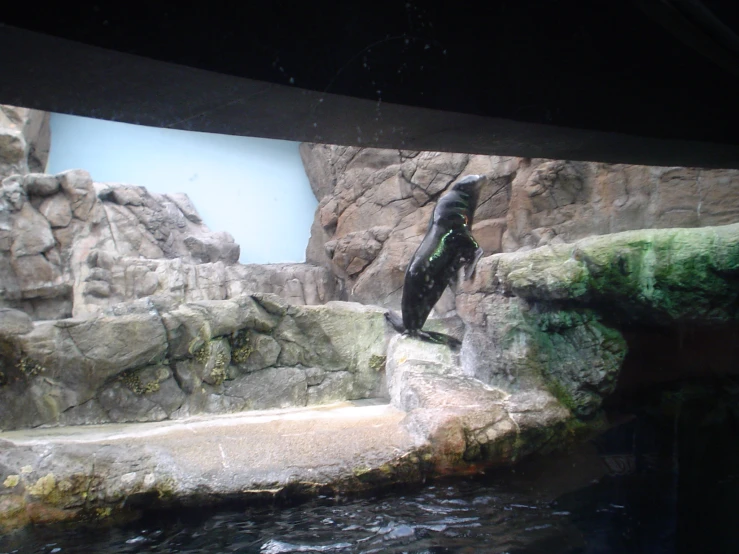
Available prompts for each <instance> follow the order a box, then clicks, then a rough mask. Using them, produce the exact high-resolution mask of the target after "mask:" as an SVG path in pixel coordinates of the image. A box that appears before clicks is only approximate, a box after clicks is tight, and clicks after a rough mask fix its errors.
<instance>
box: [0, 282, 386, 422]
mask: <svg viewBox="0 0 739 554" xmlns="http://www.w3.org/2000/svg"><path fill="white" fill-rule="evenodd" d="M124 308H125V309H124ZM385 333H386V327H385V320H384V317H383V314H382V311H381V310H380V309H378V308H372V307H364V306H361V305H358V304H353V303H343V302H339V303H337V302H329V303H328V304H326V305H321V306H292V305H289V304H287V303H285V302H284V301H283V300H282V299H281V298H280V297H278V296H276V295H269V294H252V295H242V296H237V297H235V298H233V299H230V300H203V301H199V302H189V303H184V304H181V305H179V306H178V307H176V308H174V309H171V310H165V309H163V307H161V306H157V305H156V304H155V303H154V302H153V301H152V300H151V299H147V300H142V301H137V302H132V303H128V304H123V305H120V306H118V309H117V310H115V313H110V314H107V315H97V316H94V317H89V318H84V319H62V320H55V321H43V322H35V323H34V322H32V321H31V320H30V318H29V317H28V316H27V315H26V314H24V313H22V312H20V311H17V310H11V309H7V308H6V309H0V429H4V430H8V429H18V428H29V427H38V426H50V425H51V426H55V425H80V424H99V423H111V422H134V421H161V420H165V419H179V418H183V417H187V416H190V415H194V414H201V413H208V414H217V413H233V412H240V411H244V410H258V409H268V408H285V407H296V406H306V405H314V404H324V403H327V402H335V401H340V400H356V399H361V398H376V397H381V396H383V395H386V391H385V388H384V387H385V385H384V367H385Z"/></svg>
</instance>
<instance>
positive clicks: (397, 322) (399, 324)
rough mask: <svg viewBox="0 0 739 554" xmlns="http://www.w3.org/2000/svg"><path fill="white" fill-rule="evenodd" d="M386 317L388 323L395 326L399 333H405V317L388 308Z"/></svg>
mask: <svg viewBox="0 0 739 554" xmlns="http://www.w3.org/2000/svg"><path fill="white" fill-rule="evenodd" d="M385 319H387V321H388V323H390V325H392V326H393V329H395V330H396V331H397V332H398V333H405V325H403V318H402V317H400V316H399V315H398V314H396V313H395V312H394V311H392V310H388V311H386V312H385Z"/></svg>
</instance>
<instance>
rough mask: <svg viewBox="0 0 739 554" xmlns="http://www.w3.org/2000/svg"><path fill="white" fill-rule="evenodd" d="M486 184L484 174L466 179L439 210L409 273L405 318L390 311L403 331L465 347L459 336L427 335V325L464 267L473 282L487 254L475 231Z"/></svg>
mask: <svg viewBox="0 0 739 554" xmlns="http://www.w3.org/2000/svg"><path fill="white" fill-rule="evenodd" d="M483 180H484V177H481V176H478V175H470V176H468V177H465V178H463V179H461V180H460V181H458V182H457V183H455V184H454V185H453V186H452V189H451V191H450V192H449V193H447V194H446V195H444V196H442V198H441V199H440V200H439V202H438V204H437V205H436V207H435V208H434V213H433V216H432V218H431V221H429V226H428V230H427V231H426V236H425V237H424V238H423V241H422V242H421V245H420V246H419V247H418V249H417V250H416V252H415V254H413V257H412V258H411V262H410V263H409V264H408V269H407V270H406V272H405V281H404V283H403V300H402V302H401V308H402V314H403V315H402V318H401V317H400V316H398V314H396V313H394V312H392V311H388V312H386V313H385V318H386V319H387V320H388V322H389V323H390V324H391V325H392V326H393V327H394V328H395V330H396V331H398V332H399V333H406V334H408V335H410V336H414V337H418V338H420V339H423V340H427V341H430V342H435V343H440V344H447V345H449V346H452V347H458V346H459V345H460V342H459V341H458V340H457V339H455V338H454V337H450V336H448V335H445V334H443V333H436V332H433V331H423V330H422V327H423V324H424V323H426V319H427V318H428V316H429V314H430V313H431V309H432V308H433V307H434V305H435V304H436V303H437V302H438V301H439V298H441V295H442V293H443V292H444V289H445V288H446V287H447V285H449V284H450V283H451V282H452V281H453V280H454V278H455V277H456V275H457V273H458V272H459V269H460V268H462V267H465V275H464V277H465V279H469V278H470V277H472V275H473V273H474V271H475V266H476V265H477V261H478V260H479V259H480V256H481V255H482V248H480V246H479V245H478V244H477V241H476V240H475V238H474V237H473V236H472V233H471V228H472V216H473V214H474V212H475V208H476V207H477V199H478V195H479V192H480V190H479V189H480V183H481V182H482V181H483Z"/></svg>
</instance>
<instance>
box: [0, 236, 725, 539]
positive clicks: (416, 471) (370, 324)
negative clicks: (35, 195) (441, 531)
mask: <svg viewBox="0 0 739 554" xmlns="http://www.w3.org/2000/svg"><path fill="white" fill-rule="evenodd" d="M737 271H739V224H735V225H728V226H723V227H711V228H705V229H664V230H641V231H630V232H624V233H617V234H612V235H606V236H602V237H590V238H587V239H583V240H581V241H577V242H575V243H574V244H559V245H548V246H544V247H540V248H538V249H534V250H530V251H522V252H515V253H502V254H495V255H492V256H488V257H486V258H484V259H482V260H481V261H480V264H479V266H478V272H477V274H476V276H475V279H474V280H473V281H471V282H468V283H465V285H464V287H463V288H462V289H461V291H460V294H459V296H458V312H459V314H460V316H461V317H462V319H463V320H464V322H465V324H466V328H465V331H464V333H465V336H464V343H463V346H462V350H461V352H459V353H456V352H453V351H451V350H450V349H448V348H447V347H444V346H441V345H434V344H429V343H425V342H421V341H418V340H415V339H410V338H407V337H402V336H398V335H397V334H395V333H394V332H393V331H391V330H390V329H389V328H388V326H387V325H386V323H385V321H384V318H383V312H382V310H381V309H379V308H374V307H367V306H361V305H359V304H354V303H344V302H329V303H327V304H326V305H321V306H290V305H288V304H286V303H285V302H284V301H283V300H282V299H280V298H279V297H277V296H273V295H265V294H252V295H243V296H240V297H238V298H235V299H231V300H222V301H201V302H194V303H186V304H181V305H179V306H177V307H176V308H174V309H170V310H165V309H163V308H160V307H158V306H157V305H156V304H155V302H154V300H153V299H149V300H139V301H136V302H131V303H128V304H122V305H119V306H117V307H115V309H112V310H111V311H110V312H109V313H108V314H104V315H98V316H95V317H92V318H87V319H68V320H59V321H53V322H52V321H44V322H33V321H31V319H30V317H29V316H28V315H26V314H23V313H21V312H18V311H14V310H9V309H4V310H1V311H0V316H1V317H2V324H0V339H1V340H0V359H2V361H3V372H4V374H3V384H2V387H0V395H2V398H1V399H0V418H1V419H2V421H3V426H4V427H5V428H10V427H15V428H28V427H30V426H39V425H42V426H43V425H58V424H75V423H91V422H96V421H97V422H101V423H102V422H110V421H116V422H125V421H143V422H148V423H143V424H142V426H141V427H124V428H123V429H118V428H113V429H106V428H105V427H87V428H84V427H82V428H79V429H80V431H75V432H70V428H68V427H67V428H62V429H58V430H43V429H35V430H29V429H25V430H17V431H10V432H4V433H2V434H0V441H3V445H4V447H3V448H2V449H0V480H2V482H3V484H4V487H3V488H1V489H0V521H2V522H3V524H4V525H5V526H6V527H13V526H18V525H22V524H25V523H27V522H29V521H33V522H47V521H59V520H62V519H68V518H79V517H92V518H105V517H108V516H111V515H115V514H117V513H121V512H122V511H124V510H125V509H127V507H132V506H133V507H135V506H136V505H137V502H142V501H146V502H155V503H159V504H161V505H166V503H167V502H179V503H190V502H192V503H202V502H209V501H217V500H218V499H219V498H224V497H231V496H232V495H240V496H242V497H244V496H245V497H249V496H252V497H256V498H262V497H264V495H275V494H290V493H291V491H292V492H313V493H315V492H318V491H324V492H328V491H334V492H345V491H355V490H365V489H368V488H373V487H377V486H380V485H387V484H389V483H394V482H401V481H402V482H420V481H422V480H423V479H425V478H427V477H429V476H434V475H449V474H458V473H467V472H470V471H475V470H476V469H477V468H479V467H481V466H485V467H487V466H490V465H495V464H509V463H513V462H515V461H517V460H519V459H521V458H522V457H523V456H526V455H528V454H531V453H533V452H539V453H542V452H547V451H549V450H553V449H556V448H560V447H561V446H562V445H564V444H566V443H567V442H568V441H570V440H572V439H573V438H577V437H582V436H584V435H585V434H587V433H591V432H593V431H595V430H599V429H602V428H603V425H604V419H603V410H602V409H601V406H602V403H603V401H604V400H605V399H606V398H608V396H609V395H610V394H612V393H613V390H614V388H615V385H616V382H617V380H618V379H619V374H620V371H621V370H622V366H623V365H624V359H625V356H627V352H628V349H629V345H630V343H629V340H627V338H626V336H625V334H624V332H623V330H622V328H621V326H622V325H624V324H627V323H628V324H631V323H634V322H635V321H640V322H645V323H648V324H651V325H662V326H669V325H675V324H679V323H681V322H690V323H691V324H694V325H705V326H711V325H714V324H716V323H720V324H722V325H734V326H736V324H737V308H738V307H739V305H738V303H737V302H738V299H739V296H738V294H739V293H737V289H736V286H735V284H736V275H737ZM451 322H452V323H453V320H451ZM431 325H432V326H433V327H435V328H437V329H439V330H444V331H446V332H450V333H459V329H455V328H454V327H453V326H452V327H444V325H446V323H444V322H443V321H441V320H434V321H432V322H431ZM711 329H713V327H711ZM388 339H389V340H388ZM704 361H705V360H704ZM704 367H705V366H701V368H704ZM350 399H359V400H362V399H365V401H369V400H371V399H375V401H376V402H380V403H381V404H379V405H370V406H363V407H362V406H357V405H354V406H353V407H349V406H347V405H344V406H342V407H339V408H337V407H327V408H323V409H321V410H316V409H306V408H302V410H301V411H294V408H292V407H295V406H299V407H305V406H310V405H313V404H320V403H325V402H330V401H336V400H350ZM388 402H389V403H388ZM263 408H283V409H286V410H287V411H285V412H276V411H269V412H263V413H260V412H254V413H253V415H248V414H240V415H234V416H229V419H221V417H223V416H220V417H219V416H214V415H213V414H218V413H224V412H243V411H244V410H259V409H263ZM192 414H200V417H198V418H185V419H184V420H183V421H180V422H177V421H163V422H161V423H160V424H156V423H151V422H152V421H157V420H163V419H167V418H168V419H177V418H180V417H185V416H188V415H192ZM332 414H340V415H339V416H338V419H334V418H333V417H332ZM204 415H207V416H208V417H203V416H204ZM96 418H98V419H96ZM359 429H361V432H360V431H359ZM152 436H156V437H157V440H156V441H153V443H152V441H151V437H152ZM287 437H290V438H287ZM276 460H279V461H276ZM93 462H94V465H93ZM83 492H84V496H82V495H83Z"/></svg>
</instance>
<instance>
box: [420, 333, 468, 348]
mask: <svg viewBox="0 0 739 554" xmlns="http://www.w3.org/2000/svg"><path fill="white" fill-rule="evenodd" d="M416 337H418V338H419V339H421V340H425V341H428V342H433V343H435V344H445V345H446V346H448V347H449V348H454V349H457V348H459V347H460V346H462V342H461V341H460V340H459V339H455V338H454V337H453V336H451V335H446V334H444V333H437V332H436V331H417V332H416Z"/></svg>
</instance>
